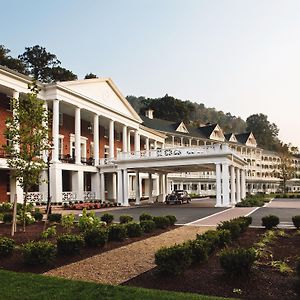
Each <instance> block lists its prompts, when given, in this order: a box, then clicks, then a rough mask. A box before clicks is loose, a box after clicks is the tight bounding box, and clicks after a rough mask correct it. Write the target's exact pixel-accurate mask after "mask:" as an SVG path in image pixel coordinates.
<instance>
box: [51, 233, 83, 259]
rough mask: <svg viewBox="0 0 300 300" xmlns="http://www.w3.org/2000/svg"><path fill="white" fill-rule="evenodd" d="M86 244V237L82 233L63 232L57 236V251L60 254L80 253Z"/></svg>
mask: <svg viewBox="0 0 300 300" xmlns="http://www.w3.org/2000/svg"><path fill="white" fill-rule="evenodd" d="M83 246H84V239H83V237H82V236H81V235H74V234H63V235H61V236H60V237H58V238H57V251H58V253H59V254H66V255H74V254H79V253H80V250H81V248H82V247H83Z"/></svg>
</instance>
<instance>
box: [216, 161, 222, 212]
mask: <svg viewBox="0 0 300 300" xmlns="http://www.w3.org/2000/svg"><path fill="white" fill-rule="evenodd" d="M220 206H222V197H221V165H220V164H216V207H220Z"/></svg>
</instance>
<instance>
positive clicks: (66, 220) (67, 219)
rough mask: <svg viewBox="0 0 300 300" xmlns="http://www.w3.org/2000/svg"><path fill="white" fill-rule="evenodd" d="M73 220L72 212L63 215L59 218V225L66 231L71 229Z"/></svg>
mask: <svg viewBox="0 0 300 300" xmlns="http://www.w3.org/2000/svg"><path fill="white" fill-rule="evenodd" d="M74 222H75V216H74V214H67V215H63V216H62V218H61V225H62V227H63V228H65V229H66V230H67V231H71V229H72V228H73V227H74Z"/></svg>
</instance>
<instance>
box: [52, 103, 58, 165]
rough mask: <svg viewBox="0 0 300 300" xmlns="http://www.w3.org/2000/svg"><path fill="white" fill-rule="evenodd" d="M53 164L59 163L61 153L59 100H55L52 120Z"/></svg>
mask: <svg viewBox="0 0 300 300" xmlns="http://www.w3.org/2000/svg"><path fill="white" fill-rule="evenodd" d="M52 139H53V150H52V162H58V161H59V159H58V153H59V100H57V99H54V100H53V118H52Z"/></svg>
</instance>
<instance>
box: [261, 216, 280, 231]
mask: <svg viewBox="0 0 300 300" xmlns="http://www.w3.org/2000/svg"><path fill="white" fill-rule="evenodd" d="M261 221H262V226H264V227H266V229H271V228H273V227H276V226H277V225H278V224H279V218H278V217H277V216H274V215H268V216H265V217H263V218H262V219H261Z"/></svg>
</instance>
